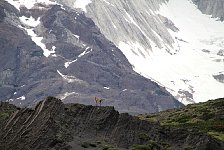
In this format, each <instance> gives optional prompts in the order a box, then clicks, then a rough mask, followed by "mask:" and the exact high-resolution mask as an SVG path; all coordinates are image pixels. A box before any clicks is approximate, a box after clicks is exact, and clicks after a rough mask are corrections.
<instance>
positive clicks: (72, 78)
mask: <svg viewBox="0 0 224 150" xmlns="http://www.w3.org/2000/svg"><path fill="white" fill-rule="evenodd" d="M57 72H58V74H59V75H60V76H61V77H62V78H63V79H65V80H66V81H67V82H68V83H72V82H75V81H76V79H75V77H74V76H67V75H63V74H62V73H61V72H60V71H59V70H57Z"/></svg>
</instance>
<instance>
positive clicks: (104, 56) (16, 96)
mask: <svg viewBox="0 0 224 150" xmlns="http://www.w3.org/2000/svg"><path fill="white" fill-rule="evenodd" d="M0 4H1V5H2V6H3V7H4V8H5V10H4V12H2V13H1V14H0V15H2V17H0V18H3V21H2V22H0V29H1V30H0V37H1V38H0V40H1V41H0V47H1V49H0V53H1V54H2V55H0V58H1V59H0V64H1V66H0V77H1V78H0V100H7V101H9V102H11V103H14V104H16V105H19V106H27V105H30V106H32V105H34V104H35V103H36V102H37V101H38V99H42V98H44V97H46V96H52V95H53V96H56V97H58V98H61V99H63V102H65V103H71V102H77V103H82V104H93V105H94V104H95V102H94V97H95V96H97V97H100V98H103V99H105V101H104V103H103V105H110V106H114V107H115V108H116V109H117V110H119V111H121V112H130V113H145V112H155V111H160V110H165V109H169V108H174V107H179V106H182V104H181V103H179V102H178V101H177V100H176V99H175V98H174V97H173V96H172V95H171V94H170V93H168V92H167V91H166V90H165V89H164V88H163V87H160V86H159V85H158V84H156V83H155V82H152V81H151V80H149V79H146V78H144V77H142V76H140V75H139V74H137V73H136V72H134V71H133V69H132V66H131V64H130V63H129V62H128V60H127V58H126V57H125V56H124V54H123V53H122V52H121V51H120V49H118V48H117V47H116V46H115V45H114V44H113V43H112V42H110V41H109V40H108V39H106V38H105V36H104V35H103V34H102V33H101V31H100V30H99V28H98V27H97V26H96V25H95V23H94V22H93V21H92V20H91V19H90V18H87V17H86V16H85V14H83V13H79V12H78V11H77V10H76V9H70V8H69V7H66V6H64V7H62V6H60V5H54V6H53V5H43V4H36V5H35V6H34V7H33V8H32V9H27V8H24V7H22V8H21V10H20V11H18V10H17V9H15V8H14V7H13V6H12V5H9V4H8V3H7V2H4V3H0ZM1 5H0V6H1ZM5 5H7V7H6V6H5ZM21 17H24V18H26V19H27V20H29V21H31V20H32V19H31V18H36V20H35V21H34V20H33V22H38V21H37V20H38V19H37V18H39V22H38V23H39V24H38V25H37V26H35V27H32V25H31V26H30V25H29V24H26V23H24V22H23V21H21ZM27 31H29V32H33V34H36V35H35V36H38V38H42V40H41V44H42V45H44V46H45V49H48V50H51V49H53V48H54V50H55V52H54V54H51V55H49V56H48V57H46V56H45V55H44V50H43V48H42V47H40V46H38V45H37V44H36V43H35V40H34V41H33V39H37V38H36V37H35V38H33V37H31V36H30V35H28V32H27ZM21 37H23V38H21Z"/></svg>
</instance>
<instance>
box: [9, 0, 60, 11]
mask: <svg viewBox="0 0 224 150" xmlns="http://www.w3.org/2000/svg"><path fill="white" fill-rule="evenodd" d="M6 1H7V2H8V3H10V4H11V5H13V6H14V7H15V8H16V9H18V10H20V7H22V6H24V7H26V8H27V9H31V8H33V7H34V5H35V4H37V3H41V4H44V5H56V4H58V3H56V2H52V1H50V0H29V1H28V0H6Z"/></svg>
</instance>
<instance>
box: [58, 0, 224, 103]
mask: <svg viewBox="0 0 224 150" xmlns="http://www.w3.org/2000/svg"><path fill="white" fill-rule="evenodd" d="M60 2H63V4H64V5H67V6H68V7H71V8H74V7H78V8H81V10H80V9H79V11H84V12H85V14H86V15H87V16H88V17H90V18H91V19H92V20H93V21H94V22H95V23H96V25H97V26H98V27H99V28H100V30H101V32H102V33H103V34H104V35H105V36H106V37H107V38H108V39H109V40H111V41H112V42H114V43H115V45H116V46H117V47H119V48H120V49H121V51H122V52H123V53H124V55H125V56H126V58H127V59H128V61H129V62H130V63H131V64H132V66H133V69H134V70H135V71H136V72H138V73H139V74H141V75H142V76H144V77H146V78H149V79H151V80H153V81H155V82H157V83H158V84H159V85H161V86H164V87H166V90H168V91H169V92H170V93H172V94H173V95H174V96H175V97H176V98H177V99H178V100H179V101H181V102H183V103H185V104H189V103H194V102H202V101H204V100H205V99H215V98H219V97H223V96H224V95H223V92H222V91H223V89H224V84H223V83H222V82H220V81H222V80H223V79H221V80H220V79H217V76H219V77H220V76H222V75H223V67H224V66H223V60H224V59H223V55H222V53H223V49H224V45H223V39H224V36H223V35H224V29H223V26H224V23H223V22H221V21H220V20H223V19H222V17H223V10H224V9H223V4H224V1H223V0H214V1H213V0H193V1H192V0H157V1H156V0H139V1H136V0H129V1H126V0H113V1H108V0H92V1H88V3H86V5H85V7H84V6H80V5H75V4H77V3H79V2H80V0H63V1H60ZM195 4H196V5H195ZM207 14H211V15H213V17H211V16H208V15H207ZM214 17H219V18H220V19H216V18H214ZM214 79H215V80H214ZM204 83H207V85H205V86H204V85H203V84H204ZM201 85H203V86H201ZM208 87H212V88H209V91H210V93H208V92H207V91H208V89H207V88H208ZM217 89H222V90H217Z"/></svg>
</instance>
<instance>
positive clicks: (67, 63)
mask: <svg viewBox="0 0 224 150" xmlns="http://www.w3.org/2000/svg"><path fill="white" fill-rule="evenodd" d="M89 49H90V47H86V49H85V51H84V52H82V53H81V54H79V56H78V58H81V57H83V56H84V55H86V54H88V53H90V52H92V50H93V49H90V50H89ZM88 50H89V51H88ZM76 61H78V59H75V60H73V61H68V62H65V64H64V66H65V68H68V67H69V66H70V65H71V64H72V63H74V62H76Z"/></svg>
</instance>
